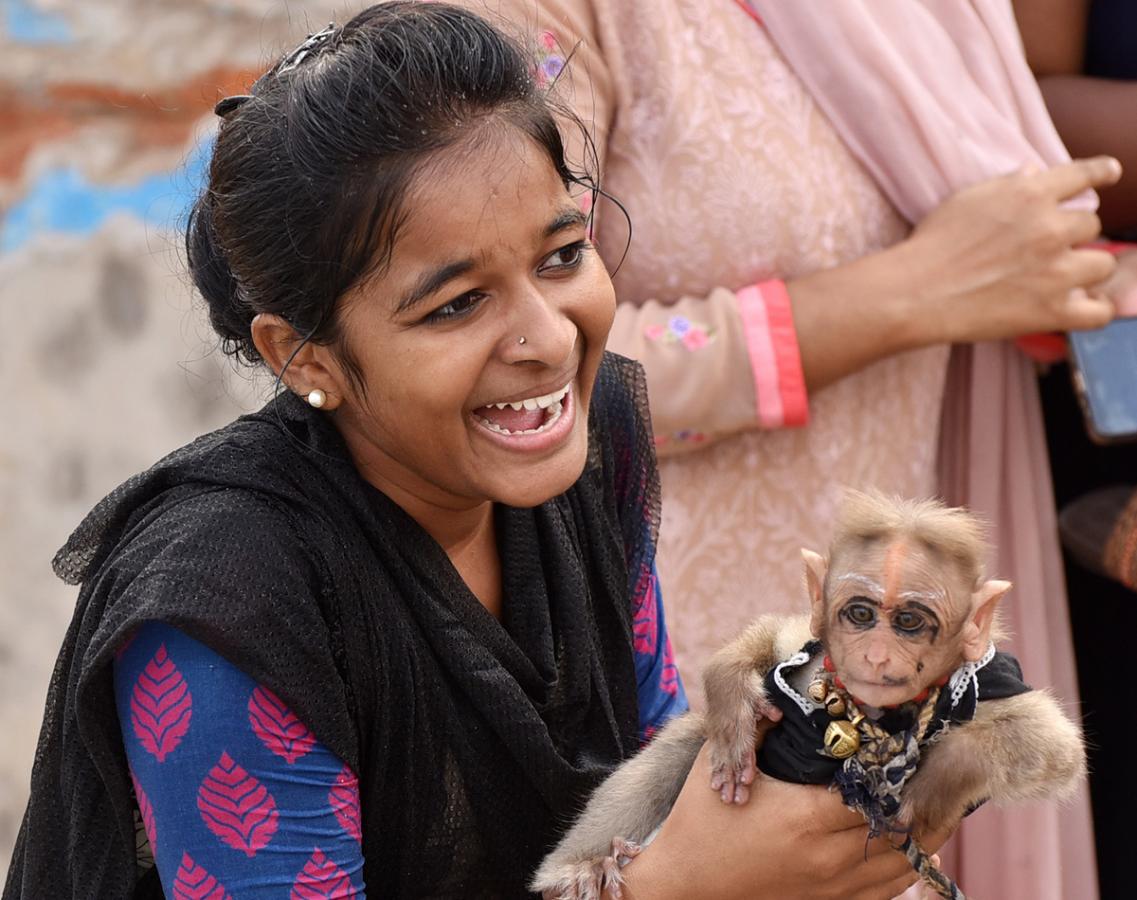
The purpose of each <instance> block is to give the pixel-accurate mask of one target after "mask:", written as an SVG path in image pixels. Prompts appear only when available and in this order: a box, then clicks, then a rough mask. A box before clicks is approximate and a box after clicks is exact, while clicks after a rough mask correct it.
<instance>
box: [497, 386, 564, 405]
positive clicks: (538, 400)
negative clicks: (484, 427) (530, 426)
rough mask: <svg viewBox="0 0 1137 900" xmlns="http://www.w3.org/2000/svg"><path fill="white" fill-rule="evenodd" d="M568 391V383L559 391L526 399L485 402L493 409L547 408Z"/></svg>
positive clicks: (558, 401)
mask: <svg viewBox="0 0 1137 900" xmlns="http://www.w3.org/2000/svg"><path fill="white" fill-rule="evenodd" d="M568 391H569V385H567V384H566V385H565V386H564V387H563V388H561V389H560V390H559V391H553V392H552V393H551V394H544V395H543V396H541V397H530V398H528V399H527V400H514V401H513V402H512V403H487V404H486V405H487V406H490V407H493V408H494V409H505V408H506V407H509V408H510V409H522V408H524V409H528V410H534V409H548V408H549V407H550V406H552V405H553V404H554V403H560V401H561V400H563V399H564V398H565V394H567V393H568Z"/></svg>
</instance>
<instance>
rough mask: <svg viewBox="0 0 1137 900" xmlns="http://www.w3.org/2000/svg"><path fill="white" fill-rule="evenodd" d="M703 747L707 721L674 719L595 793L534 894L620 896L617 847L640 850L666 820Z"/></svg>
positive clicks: (535, 883) (544, 865)
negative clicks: (637, 846) (622, 843)
mask: <svg viewBox="0 0 1137 900" xmlns="http://www.w3.org/2000/svg"><path fill="white" fill-rule="evenodd" d="M702 746H703V718H702V716H700V715H699V714H697V713H687V714H685V715H682V716H679V717H678V718H676V719H673V720H672V721H671V722H669V723H668V724H667V726H666V727H665V728H664V729H663V730H662V731H660V732H659V734H657V735H656V736H655V737H654V738H653V739H652V741H651V743H650V744H648V745H647V746H646V747H645V748H644V749H643V750H641V751H640V752H639V753H638V754H636V755H635V756H633V757H632V758H631V759H630V760H628V761H627V762H625V763H624V764H623V765H621V766H620V767H619V768H618V769H616V771H615V772H613V773H612V774H611V775H609V776H608V778H607V779H606V780H605V781H604V783H603V784H601V785H600V787H598V788H597V789H596V790H595V791H593V792H592V797H591V798H590V799H589V801H588V805H587V806H586V807H585V808H584V812H583V813H581V815H580V817H579V818H578V819H577V820H576V824H574V825H573V827H572V828H571V829H570V830H569V832H568V834H566V835H565V836H564V837H563V838H562V839H561V842H560V843H559V844H558V845H557V847H556V849H554V850H553V851H552V852H551V853H550V854H549V855H548V856H546V857H545V859H544V860H543V861H542V862H541V867H540V868H539V869H538V870H537V873H536V874H535V875H534V876H533V880H532V882H531V883H530V885H529V887H530V890H533V891H542V892H546V896H551V897H558V898H559V897H563V898H573V900H593V898H597V900H598V898H600V897H601V896H602V892H603V891H604V890H605V889H608V890H611V891H613V893H614V896H618V895H619V884H620V876H619V867H618V865H617V864H616V860H615V859H614V854H615V852H616V851H615V850H614V844H613V842H614V841H626V842H631V843H633V844H639V843H641V842H643V841H644V840H646V839H647V838H648V837H649V836H650V835H651V834H652V832H654V831H655V830H656V829H657V828H658V827H659V826H660V825H662V824H663V820H664V819H666V818H667V815H668V813H669V812H671V807H672V806H674V805H675V800H676V798H677V797H678V796H679V792H680V790H682V788H683V784H684V783H685V782H686V780H687V775H688V773H689V772H690V771H691V766H692V765H694V763H695V757H696V756H698V755H699V749H700V748H701V747H702Z"/></svg>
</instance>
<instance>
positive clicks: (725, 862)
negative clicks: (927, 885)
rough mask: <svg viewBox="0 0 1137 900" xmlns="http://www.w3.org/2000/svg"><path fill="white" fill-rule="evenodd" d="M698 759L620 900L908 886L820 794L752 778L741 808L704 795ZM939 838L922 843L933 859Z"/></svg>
mask: <svg viewBox="0 0 1137 900" xmlns="http://www.w3.org/2000/svg"><path fill="white" fill-rule="evenodd" d="M709 779H710V765H709V761H708V753H707V750H706V748H705V747H704V748H703V752H702V753H700V754H699V758H698V759H697V760H696V762H695V765H694V767H693V768H692V769H691V773H690V775H689V776H688V778H687V783H686V786H685V787H684V788H683V791H682V793H681V794H680V795H679V800H678V801H677V802H676V804H675V807H674V809H673V810H672V811H671V814H670V815H669V816H668V818H667V821H666V822H665V823H664V825H663V828H662V829H661V830H660V832H659V835H658V837H656V839H655V840H654V841H652V842H651V843H650V844H649V845H648V846H647V847H646V848H645V849H644V850H643V851H642V852H641V853H640V855H639V856H637V857H636V858H635V859H633V860H632V861H631V862H630V863H629V864H628V865H627V866H626V867H625V868H624V870H623V874H624V876H625V878H626V883H625V885H624V888H623V893H624V897H625V900H628V898H634V900H664V898H672V897H676V898H679V897H684V898H687V897H706V898H715V900H718V898H723V900H727V898H736V897H737V898H740V900H743V898H745V900H751V898H754V897H811V898H818V900H823V898H842V900H846V898H848V900H887V898H891V897H895V896H896V895H898V894H900V893H902V892H903V891H904V890H905V888H907V887H909V886H910V885H912V884H914V883H915V881H916V874H915V873H914V872H913V871H912V868H911V867H910V866H909V865H908V862H907V860H906V859H905V858H904V856H903V855H902V854H900V853H898V852H897V851H896V850H893V849H892V848H891V847H890V846H889V844H888V843H887V842H886V841H885V840H883V839H879V838H878V839H876V840H874V841H871V842H870V841H869V840H868V828H867V826H866V825H865V823H864V819H862V818H861V816H860V815H858V814H857V813H854V812H852V811H850V810H849V809H847V808H846V807H845V806H844V805H843V804H842V803H841V799H840V797H839V795H837V794H835V793H830V792H829V791H828V789H826V788H824V787H818V786H813V785H800V784H789V783H787V782H783V781H777V780H775V779H773V778H770V777H768V776H766V775H763V774H761V773H759V775H758V777H757V779H756V780H755V781H754V785H753V788H752V790H751V795H750V801H749V802H748V803H747V804H745V805H744V806H734V805H725V804H723V803H722V801H721V800H720V799H719V796H718V794H717V793H715V792H714V791H710V790H708V789H707V784H708V782H709ZM946 838H947V835H946V834H941V835H930V836H927V838H926V841H925V842H923V843H922V845H923V846H924V847H925V849H927V850H929V852H930V851H931V850H934V849H937V848H938V847H939V846H940V845H941V844H942V843H943V841H944V840H946Z"/></svg>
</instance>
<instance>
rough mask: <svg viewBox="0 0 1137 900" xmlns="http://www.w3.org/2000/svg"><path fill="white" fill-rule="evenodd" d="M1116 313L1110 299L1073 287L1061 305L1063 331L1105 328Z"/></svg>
mask: <svg viewBox="0 0 1137 900" xmlns="http://www.w3.org/2000/svg"><path fill="white" fill-rule="evenodd" d="M1116 314H1117V310H1116V309H1115V308H1114V305H1113V303H1112V301H1110V300H1109V298H1107V297H1103V296H1101V295H1096V294H1090V293H1087V292H1086V291H1085V290H1084V289H1083V288H1074V289H1073V290H1071V291H1070V293H1069V295H1067V297H1066V303H1065V305H1064V307H1063V319H1064V322H1063V325H1062V330H1063V331H1093V330H1094V329H1097V328H1105V326H1106V325H1108V324H1109V323H1110V322H1112V321H1113V319H1114V317H1115V316H1116Z"/></svg>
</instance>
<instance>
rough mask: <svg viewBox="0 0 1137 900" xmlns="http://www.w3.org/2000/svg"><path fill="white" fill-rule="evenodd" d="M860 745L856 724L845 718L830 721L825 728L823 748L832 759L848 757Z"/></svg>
mask: <svg viewBox="0 0 1137 900" xmlns="http://www.w3.org/2000/svg"><path fill="white" fill-rule="evenodd" d="M860 746H861V736H860V734H858V733H857V726H856V725H854V724H853V723H852V722H850V721H848V720H847V719H838V720H837V721H835V722H830V723H829V727H828V728H826V729H825V749H826V750H827V751H828V753H829V755H830V756H832V757H833V758H834V759H848V758H849V757H850V756H852V755H853V754H854V753H856V752H857V750H859V749H860Z"/></svg>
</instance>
